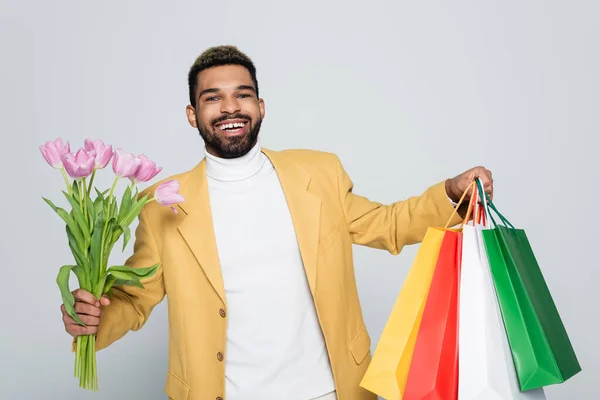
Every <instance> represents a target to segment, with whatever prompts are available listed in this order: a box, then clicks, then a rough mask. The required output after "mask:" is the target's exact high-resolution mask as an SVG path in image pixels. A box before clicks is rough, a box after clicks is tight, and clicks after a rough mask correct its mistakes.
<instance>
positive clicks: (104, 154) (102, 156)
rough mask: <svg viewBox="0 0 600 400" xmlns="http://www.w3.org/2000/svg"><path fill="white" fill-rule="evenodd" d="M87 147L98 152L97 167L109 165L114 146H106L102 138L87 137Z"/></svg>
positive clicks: (88, 149)
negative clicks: (91, 138) (92, 138)
mask: <svg viewBox="0 0 600 400" xmlns="http://www.w3.org/2000/svg"><path fill="white" fill-rule="evenodd" d="M84 143H85V149H86V150H87V151H92V150H93V151H94V152H95V154H96V161H95V164H96V169H102V168H104V167H106V166H107V165H108V162H109V161H110V159H111V158H112V156H113V150H112V146H106V145H105V144H104V142H103V141H102V140H90V139H85V142H84Z"/></svg>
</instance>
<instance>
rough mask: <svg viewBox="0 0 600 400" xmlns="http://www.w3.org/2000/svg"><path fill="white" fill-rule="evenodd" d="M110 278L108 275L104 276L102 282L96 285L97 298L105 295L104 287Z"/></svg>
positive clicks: (101, 278) (95, 294)
mask: <svg viewBox="0 0 600 400" xmlns="http://www.w3.org/2000/svg"><path fill="white" fill-rule="evenodd" d="M107 277H108V275H107V274H103V275H102V276H101V277H100V280H99V281H98V283H97V284H96V286H94V293H93V294H94V296H96V297H97V298H100V297H101V296H102V294H104V285H105V283H106V278H107Z"/></svg>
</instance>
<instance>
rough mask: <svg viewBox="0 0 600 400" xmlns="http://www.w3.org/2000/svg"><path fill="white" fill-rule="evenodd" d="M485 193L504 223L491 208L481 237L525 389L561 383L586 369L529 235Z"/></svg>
mask: <svg viewBox="0 0 600 400" xmlns="http://www.w3.org/2000/svg"><path fill="white" fill-rule="evenodd" d="M478 186H480V184H479V183H478ZM479 190H480V192H483V191H482V190H481V187H479ZM486 197H487V201H486V202H484V204H486V205H488V210H490V209H491V210H492V211H493V212H494V213H495V215H497V216H498V217H499V218H500V221H501V222H502V223H501V224H500V225H498V224H496V223H495V221H494V219H493V216H492V215H491V214H490V213H489V211H488V212H487V215H488V216H489V217H490V220H491V221H492V223H493V224H494V225H495V227H494V228H493V229H485V230H483V231H482V236H483V241H484V243H485V250H486V254H487V258H488V260H489V264H490V271H491V274H492V278H493V282H494V287H495V289H496V294H497V297H498V301H499V304H500V310H501V314H502V318H503V321H504V325H505V329H506V332H507V336H508V341H509V344H510V349H511V353H512V358H513V363H514V365H515V369H516V372H517V376H518V380H519V385H520V388H521V390H531V389H535V388H540V387H543V386H547V385H552V384H558V383H562V382H564V381H566V380H568V379H569V378H571V377H573V376H574V375H576V374H577V373H579V372H580V371H581V366H580V365H579V362H578V360H577V356H576V354H575V351H574V349H573V346H572V344H571V341H570V339H569V336H568V334H567V331H566V329H565V326H564V325H563V322H562V320H561V318H560V314H559V312H558V310H557V308H556V305H555V303H554V300H553V299H552V295H551V294H550V291H549V289H548V286H547V284H546V281H545V279H544V277H543V274H542V272H541V270H540V266H539V265H538V262H537V260H536V257H535V255H534V253H533V250H532V248H531V245H530V243H529V239H528V238H527V234H526V233H525V231H524V230H523V229H517V228H515V227H514V226H513V225H512V224H511V223H510V222H508V220H507V219H506V218H504V216H503V215H502V214H500V212H498V210H497V208H496V206H495V205H494V203H493V202H492V201H491V199H489V197H488V196H486Z"/></svg>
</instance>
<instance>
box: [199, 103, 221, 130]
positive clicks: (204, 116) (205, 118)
mask: <svg viewBox="0 0 600 400" xmlns="http://www.w3.org/2000/svg"><path fill="white" fill-rule="evenodd" d="M197 115H198V122H199V123H200V124H202V125H204V126H205V127H208V128H210V127H211V126H212V123H211V121H212V120H213V119H215V118H216V117H218V115H215V114H214V112H212V111H211V110H210V109H207V108H203V110H201V111H200V112H199V113H198V114H197Z"/></svg>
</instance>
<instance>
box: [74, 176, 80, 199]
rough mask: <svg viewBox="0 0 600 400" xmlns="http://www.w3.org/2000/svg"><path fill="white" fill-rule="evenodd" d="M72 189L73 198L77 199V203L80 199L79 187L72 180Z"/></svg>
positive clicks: (75, 181)
mask: <svg viewBox="0 0 600 400" xmlns="http://www.w3.org/2000/svg"><path fill="white" fill-rule="evenodd" d="M72 186H73V187H72V189H73V196H75V198H76V199H77V202H78V203H79V199H80V198H81V194H80V193H79V185H78V184H77V180H76V179H73V185H72Z"/></svg>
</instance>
